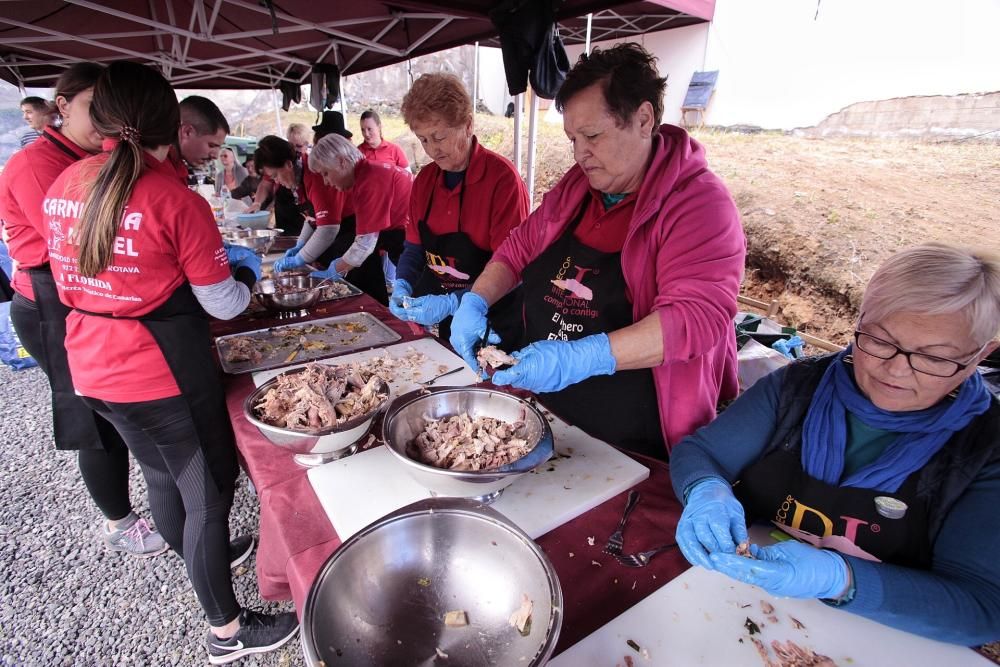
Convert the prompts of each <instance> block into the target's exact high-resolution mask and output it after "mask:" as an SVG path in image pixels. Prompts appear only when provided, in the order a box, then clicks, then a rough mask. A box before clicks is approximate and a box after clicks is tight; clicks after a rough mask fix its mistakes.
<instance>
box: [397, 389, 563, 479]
mask: <svg viewBox="0 0 1000 667" xmlns="http://www.w3.org/2000/svg"><path fill="white" fill-rule="evenodd" d="M428 391H429V392H430V393H429V394H425V393H423V391H422V390H416V391H413V392H410V393H409V394H404V395H402V396H399V397H397V398H395V399H394V400H393V402H392V405H390V406H389V407H388V409H387V410H386V413H385V419H383V420H382V442H384V443H385V446H386V449H388V450H389V451H390V452H392V454H393V456H395V457H396V458H398V459H399V460H400V461H402V462H403V463H406V464H408V465H412V466H413V467H414V468H416V469H417V470H422V471H425V472H432V473H435V474H438V475H444V476H445V477H450V478H453V479H455V480H458V481H464V480H472V479H474V480H476V481H479V482H482V481H483V479H482V478H484V477H496V478H497V479H498V480H499V479H503V478H505V477H512V476H516V475H523V474H524V473H523V472H510V471H505V472H497V469H496V468H491V469H489V470H451V469H449V468H438V467H436V466H432V465H429V464H427V463H422V462H421V461H417V460H415V459H412V458H410V457H409V456H408V455H407V454H406V452H405V451H403V452H398V451H396V448H395V447H393V446H392V445H391V444H389V442H390V441H389V426H390V424H392V420H393V419H394V418H395V417H396V413H398V412H399V411H400V410H402V409H403V408H405V407H406V406H408V405H410V404H411V403H415V402H417V401H419V400H422V399H424V398H426V397H427V396H433V395H435V394H450V393H456V392H459V393H476V394H502V395H504V396H509V397H510V398H513V399H514V400H516V401H518V402H520V403H521V404H522V405H523V406H524V407H526V408H528V409H529V410H531V411H532V412H534V413H535V415H536V416H537V417H538V420H539V422H540V423H541V424H542V433H541V436H540V437H539V438H538V442H536V443H535V447H539V446H541V445H542V443H544V442H545V440H546V438H548V439H551V438H552V427H551V426H549V421H548V420H547V419H546V418H545V415H543V414H542V413H541V411H540V410H539V409H538V408H536V407H535V406H534V405H532V404H531V403H529V402H528V401H526V400H525V399H523V398H521V397H520V396H515V395H514V394H511V393H508V392H506V391H500V390H498V389H486V388H484V387H440V388H428ZM403 447H404V450H405V447H406V445H405V444H404V445H403ZM535 447H532V448H531V449H529V450H528V452H527V453H526V454H525V455H524V456H522V457H521V458H520V459H516V460H514V461H511V462H510V463H508V464H505V465H513V464H514V463H517V461H520V460H521V459H523V458H525V457H526V456H529V455H530V454H531V452H533V451H535Z"/></svg>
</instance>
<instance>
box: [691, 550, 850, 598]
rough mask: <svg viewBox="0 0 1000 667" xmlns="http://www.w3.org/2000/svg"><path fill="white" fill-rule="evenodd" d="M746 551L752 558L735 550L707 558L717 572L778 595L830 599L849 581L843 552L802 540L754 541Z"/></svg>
mask: <svg viewBox="0 0 1000 667" xmlns="http://www.w3.org/2000/svg"><path fill="white" fill-rule="evenodd" d="M750 553H752V554H753V555H754V558H753V559H752V558H744V557H743V556H737V555H736V554H712V555H711V556H710V558H711V560H712V564H713V565H714V566H715V569H716V570H718V571H719V572H721V573H723V574H725V575H728V576H730V577H732V578H733V579H738V580H739V581H742V582H744V583H747V584H753V585H754V586H760V587H761V588H763V589H764V590H765V591H767V592H768V593H770V594H771V595H777V596H781V597H790V598H822V599H825V600H832V599H836V598H839V597H841V596H842V595H844V593H846V592H847V587H848V585H849V584H850V581H851V575H850V568H849V567H848V565H847V561H846V560H844V557H843V556H841V555H840V554H838V553H836V552H834V551H827V550H825V549H817V548H816V547H814V546H811V545H809V544H803V543H802V542H796V541H794V540H789V541H787V542H780V543H778V544H775V545H772V546H769V547H758V546H757V545H756V544H755V545H752V546H751V547H750ZM754 559H756V560H754Z"/></svg>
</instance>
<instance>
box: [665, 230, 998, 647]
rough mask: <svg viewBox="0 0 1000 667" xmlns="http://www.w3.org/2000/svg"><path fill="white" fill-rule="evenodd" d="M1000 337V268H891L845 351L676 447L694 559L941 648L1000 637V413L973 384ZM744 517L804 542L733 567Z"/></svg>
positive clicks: (902, 258) (956, 252) (781, 376)
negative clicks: (998, 557)
mask: <svg viewBox="0 0 1000 667" xmlns="http://www.w3.org/2000/svg"><path fill="white" fill-rule="evenodd" d="M998 333H1000V256H998V255H996V254H995V253H992V252H987V251H985V250H975V249H970V248H961V247H956V246H950V245H945V244H940V243H929V244H925V245H921V246H916V247H913V248H908V249H905V250H902V251H900V252H898V253H896V254H895V255H893V256H892V257H890V258H889V259H888V260H886V261H885V262H884V263H883V264H882V266H881V267H879V269H878V270H877V271H876V272H875V275H874V276H872V279H871V281H870V283H869V284H868V289H867V290H866V292H865V296H864V299H863V301H862V304H861V314H860V316H859V317H858V323H857V328H856V330H855V332H854V343H853V344H852V345H851V346H849V347H848V349H847V350H845V351H844V352H841V353H839V354H833V355H827V356H824V357H819V358H812V359H804V360H801V361H799V362H797V363H794V364H792V365H790V366H787V367H785V368H783V369H781V370H778V371H775V372H774V373H772V374H771V375H769V376H767V377H765V378H764V379H762V380H760V381H759V382H757V383H756V384H754V385H753V386H752V387H751V388H750V389H749V390H748V391H747V392H746V393H745V394H744V395H743V396H741V397H740V398H739V400H737V401H736V402H735V403H733V404H732V405H731V406H730V407H729V408H728V409H727V410H726V411H725V412H723V413H722V414H721V415H720V416H719V418H718V419H716V420H715V421H714V422H712V423H711V424H709V425H708V426H706V427H704V428H702V429H701V430H699V431H697V432H696V433H694V434H693V435H692V436H690V437H688V438H686V439H684V440H683V441H682V442H681V443H680V444H678V445H677V447H676V448H675V449H674V451H673V454H672V456H671V460H670V474H671V478H672V480H673V484H674V490H675V491H676V493H677V495H678V497H679V498H681V499H682V501H683V502H684V503H685V508H684V513H683V515H682V516H681V520H680V522H679V523H678V525H677V543H678V545H679V546H680V548H681V550H682V551H683V553H684V555H685V556H686V557H687V559H688V560H689V561H691V562H692V563H694V564H696V565H701V566H702V567H706V568H709V569H713V570H717V571H719V572H722V573H724V574H727V575H729V576H731V577H734V578H736V579H739V580H741V581H744V582H747V583H750V584H754V585H757V586H760V587H761V588H764V589H765V590H767V591H768V592H770V593H772V594H774V595H778V596H787V597H804V598H819V599H821V600H823V601H824V602H828V603H830V604H833V605H835V606H838V607H842V608H843V609H844V610H846V611H851V612H854V613H857V614H859V615H862V616H865V617H867V618H870V619H872V620H875V621H878V622H880V623H884V624H886V625H889V626H892V627H895V628H899V629H902V630H906V631H909V632H913V633H915V634H919V635H923V636H926V637H930V638H932V639H937V640H940V641H946V642H953V643H958V644H965V645H972V644H982V643H986V642H991V641H994V640H997V639H1000V567H998V566H997V560H996V554H997V553H998V550H1000V524H998V522H997V519H996V507H997V506H998V505H1000V402H998V401H997V400H996V398H994V397H993V396H991V395H990V393H989V391H988V390H987V389H986V388H985V386H984V384H983V381H982V379H981V377H980V375H979V373H978V372H977V368H976V366H977V364H978V363H980V362H981V361H982V360H983V359H985V358H986V357H987V356H988V355H989V354H990V353H991V352H992V351H993V350H995V349H997V346H998V345H1000V343H998V341H997V334H998ZM737 484H738V486H737ZM747 519H749V520H757V521H763V522H770V523H772V524H774V525H776V526H777V527H778V528H780V529H781V530H783V531H785V532H786V533H787V534H788V535H790V536H791V537H793V538H795V539H793V540H788V541H784V542H779V543H778V544H776V545H773V546H764V547H758V546H757V545H753V546H752V547H751V549H750V550H751V554H752V555H753V556H754V558H753V559H749V558H744V557H742V556H739V555H736V553H735V552H736V549H737V545H739V544H741V543H745V542H746V541H747V528H746V521H747Z"/></svg>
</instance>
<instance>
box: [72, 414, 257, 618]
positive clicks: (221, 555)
mask: <svg viewBox="0 0 1000 667" xmlns="http://www.w3.org/2000/svg"><path fill="white" fill-rule="evenodd" d="M84 401H86V403H87V405H89V406H90V407H91V408H92V409H93V410H95V411H96V412H97V413H98V414H100V415H102V416H103V417H105V418H106V419H107V420H108V421H110V422H111V423H112V424H114V425H115V428H117V429H118V432H119V433H121V435H122V437H123V438H124V439H125V442H126V443H128V448H129V450H130V451H131V452H132V456H134V457H135V459H136V461H138V462H139V467H140V468H141V469H142V474H143V477H145V479H146V485H147V486H148V487H149V509H150V511H151V512H152V513H153V519H154V520H155V521H156V527H157V528H158V529H159V531H160V533H161V534H162V535H163V538H164V539H165V540H166V541H167V544H169V545H170V547H171V548H172V549H173V550H174V551H176V552H177V553H178V554H180V555H181V556H182V557H183V558H184V564H185V565H186V566H187V572H188V578H189V579H190V580H191V585H192V586H193V587H194V592H195V595H197V596H198V601H199V602H200V603H201V606H202V609H203V610H204V611H205V616H206V617H207V618H208V622H209V624H210V625H213V626H221V625H225V624H227V623H229V622H230V621H232V620H233V619H235V618H236V616H237V615H238V614H239V612H240V606H239V604H237V602H236V596H235V595H234V594H233V584H232V579H231V578H230V572H229V510H230V508H231V507H232V504H233V493H234V491H235V488H236V477H237V475H238V474H239V468H238V464H237V461H236V452H235V451H234V450H233V449H232V448H231V447H228V446H226V447H222V446H213V443H205V445H204V446H203V445H202V443H201V440H200V438H199V436H198V433H197V431H196V430H195V425H194V421H193V419H192V417H191V411H190V410H189V408H188V404H187V401H186V400H185V399H184V398H183V397H181V396H177V397H174V398H164V399H160V400H156V401H144V402H141V403H109V402H105V401H99V400H97V399H93V398H84Z"/></svg>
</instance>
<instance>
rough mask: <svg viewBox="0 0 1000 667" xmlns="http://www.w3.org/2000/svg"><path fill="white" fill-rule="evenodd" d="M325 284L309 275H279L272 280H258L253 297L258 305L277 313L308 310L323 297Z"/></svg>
mask: <svg viewBox="0 0 1000 667" xmlns="http://www.w3.org/2000/svg"><path fill="white" fill-rule="evenodd" d="M321 282H323V281H322V280H319V279H317V278H311V277H309V276H308V275H293V276H286V275H281V274H278V275H277V276H276V277H274V278H272V279H271V280H258V281H257V284H256V285H254V288H253V295H254V297H255V298H256V299H257V303H259V304H260V305H262V306H263V307H264V308H266V309H267V310H270V311H275V312H294V311H298V310H306V309H308V308H311V307H313V306H315V305H316V303H317V302H318V301H320V300H321V299H322V297H323V293H324V286H323V285H320V283H321Z"/></svg>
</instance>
